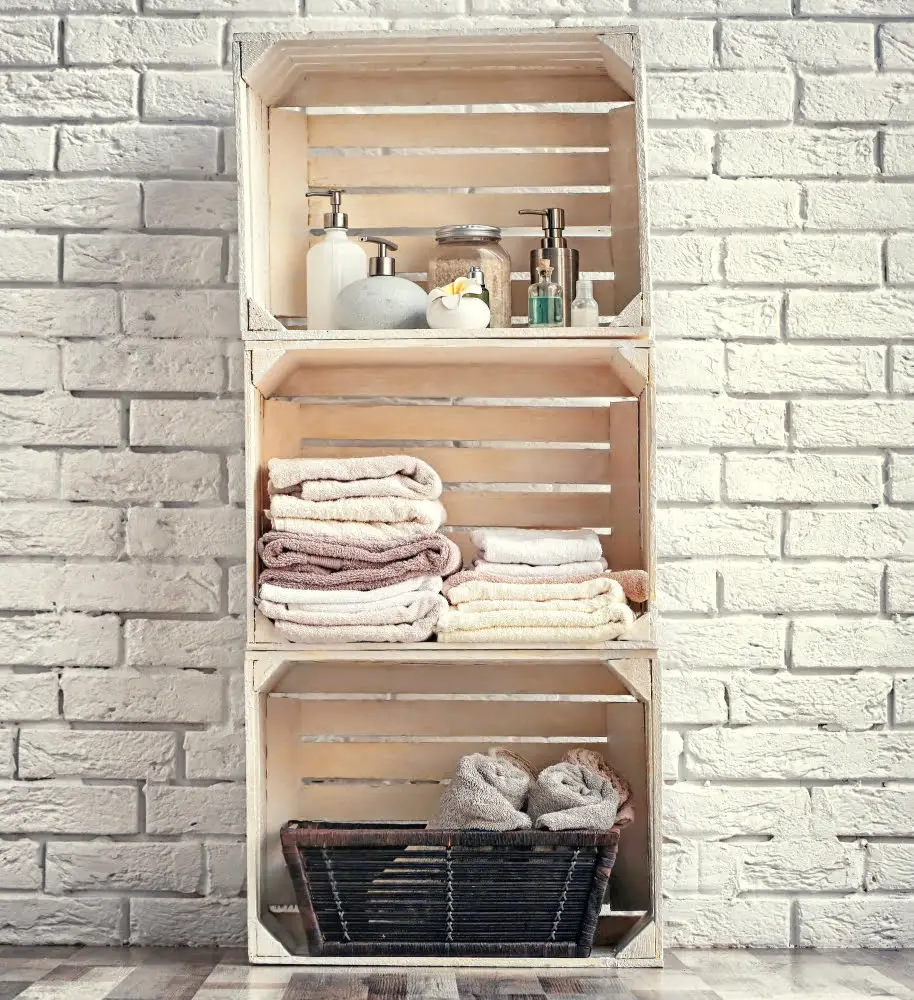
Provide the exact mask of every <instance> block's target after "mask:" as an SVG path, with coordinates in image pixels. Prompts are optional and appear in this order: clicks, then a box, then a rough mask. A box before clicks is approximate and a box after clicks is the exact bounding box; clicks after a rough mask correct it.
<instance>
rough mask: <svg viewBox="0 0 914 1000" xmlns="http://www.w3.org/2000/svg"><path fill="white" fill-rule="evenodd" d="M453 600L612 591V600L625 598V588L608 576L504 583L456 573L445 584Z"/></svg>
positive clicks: (574, 596)
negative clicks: (623, 591) (551, 581)
mask: <svg viewBox="0 0 914 1000" xmlns="http://www.w3.org/2000/svg"><path fill="white" fill-rule="evenodd" d="M444 592H445V594H446V595H447V599H448V600H449V601H450V602H451V604H464V603H465V602H467V601H499V600H503V601H575V600H578V599H579V598H588V597H597V596H598V595H599V594H609V595H610V598H611V599H612V600H613V601H619V602H623V601H624V600H625V597H624V595H623V593H622V588H621V587H620V586H619V584H618V583H616V581H615V580H611V579H610V578H609V577H608V576H597V577H593V578H592V579H590V580H579V581H575V582H572V581H558V582H554V583H535V582H529V583H521V582H519V581H518V582H511V583H502V582H500V581H497V580H486V579H483V578H479V577H476V576H475V575H473V574H472V573H457V574H455V575H454V576H452V577H450V579H448V581H447V582H446V583H445V585H444Z"/></svg>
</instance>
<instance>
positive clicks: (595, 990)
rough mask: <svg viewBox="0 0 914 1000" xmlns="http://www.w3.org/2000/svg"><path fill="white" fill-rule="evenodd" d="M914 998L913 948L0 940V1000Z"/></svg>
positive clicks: (851, 999) (728, 999)
mask: <svg viewBox="0 0 914 1000" xmlns="http://www.w3.org/2000/svg"><path fill="white" fill-rule="evenodd" d="M14 997H15V998H16V1000H801V998H802V1000H854V998H856V1000H860V998H861V997H898V998H902V1000H914V952H904V951H896V952H890V951H883V952H879V951H866V952H864V951H845V952H831V953H822V952H811V951H802V952H797V951H794V952H783V951H780V952H777V951H770V952H763V951H755V952H746V951H742V952H740V951H716V952H710V951H683V952H675V953H673V954H668V955H667V963H666V968H665V969H641V970H628V971H620V972H613V971H607V972H592V971H582V972H581V973H575V972H571V973H568V972H556V973H554V974H551V975H546V974H539V973H536V972H491V973H487V972H451V971H449V970H437V971H436V970H429V971H421V970H413V971H408V972H406V971H402V970H398V969H390V968H388V969H377V970H357V971H347V970H339V971H323V972H322V971H319V970H316V971H314V972H311V971H308V972H302V971H301V970H297V971H296V970H293V969H284V968H266V967H263V966H260V967H251V966H248V965H247V964H246V962H245V956H244V953H242V952H238V951H214V952H210V951H182V950H168V949H147V948H139V949H137V948H132V949H131V948H124V949H104V948H13V947H0V1000H12V998H14Z"/></svg>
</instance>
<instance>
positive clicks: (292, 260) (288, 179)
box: [269, 108, 324, 316]
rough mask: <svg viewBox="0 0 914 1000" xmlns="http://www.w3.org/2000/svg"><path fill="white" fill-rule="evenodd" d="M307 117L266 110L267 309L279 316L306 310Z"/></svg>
mask: <svg viewBox="0 0 914 1000" xmlns="http://www.w3.org/2000/svg"><path fill="white" fill-rule="evenodd" d="M307 121H308V120H307V118H306V117H305V116H304V115H300V114H297V113H295V112H293V111H283V110H281V109H280V108H271V109H270V168H269V169H270V219H269V229H270V262H271V266H270V269H269V279H270V310H271V311H272V312H273V313H274V314H275V315H279V316H299V315H300V316H304V315H305V313H306V311H307V298H306V287H305V275H306V271H307V268H306V266H305V256H306V255H307V253H308V245H309V236H308V232H307V221H306V220H307V218H308V211H309V209H308V198H307V197H306V191H307V190H308V179H307V174H306V173H305V167H306V163H307V156H308V131H307ZM323 201H324V199H321V202H322V204H323Z"/></svg>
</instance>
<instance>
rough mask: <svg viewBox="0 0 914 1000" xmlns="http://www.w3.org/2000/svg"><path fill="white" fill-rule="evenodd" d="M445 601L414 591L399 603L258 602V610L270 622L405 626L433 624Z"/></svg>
mask: <svg viewBox="0 0 914 1000" xmlns="http://www.w3.org/2000/svg"><path fill="white" fill-rule="evenodd" d="M446 607H447V601H446V600H445V599H444V598H443V597H442V596H441V594H432V593H430V592H429V591H427V590H418V591H415V592H414V593H412V594H404V595H403V596H402V597H400V598H399V600H394V599H392V598H391V599H390V602H389V603H387V602H384V601H376V602H375V603H373V604H313V605H312V604H274V603H273V602H272V601H261V602H260V611H261V613H262V614H264V615H266V616H267V618H271V619H272V620H273V621H286V622H295V623H297V624H298V625H314V626H323V627H325V628H333V627H336V626H337V625H345V626H348V625H405V624H408V623H410V622H415V621H418V620H419V619H420V618H426V617H428V616H429V615H432V616H433V620H434V621H435V622H437V620H438V618H439V617H440V615H441V612H442V611H443V610H444V609H445V608H446Z"/></svg>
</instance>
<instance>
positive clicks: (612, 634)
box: [438, 616, 628, 646]
mask: <svg viewBox="0 0 914 1000" xmlns="http://www.w3.org/2000/svg"><path fill="white" fill-rule="evenodd" d="M443 617H444V616H442V618H443ZM627 629H628V625H624V624H623V623H621V622H620V623H619V624H609V625H599V626H597V627H595V628H560V627H558V626H555V625H550V626H548V627H547V628H535V627H533V626H531V625H520V626H517V625H515V626H511V627H506V628H477V629H454V630H453V631H449V632H443V631H442V630H441V619H439V621H438V642H440V643H461V642H466V643H486V644H489V645H492V646H548V645H550V644H552V643H561V644H562V645H563V646H593V645H598V644H599V643H601V642H609V641H611V640H612V639H619V638H620V637H621V636H623V635H625V632H626V630H627Z"/></svg>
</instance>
